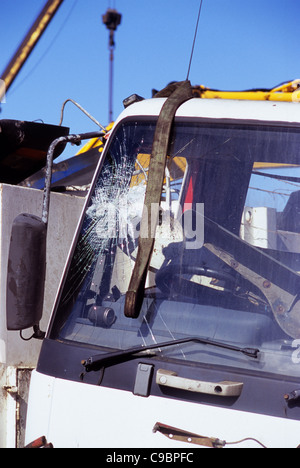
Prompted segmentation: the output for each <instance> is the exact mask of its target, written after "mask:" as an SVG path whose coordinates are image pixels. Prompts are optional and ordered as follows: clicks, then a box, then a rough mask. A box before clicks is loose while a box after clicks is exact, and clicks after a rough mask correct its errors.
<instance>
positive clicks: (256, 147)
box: [50, 118, 300, 375]
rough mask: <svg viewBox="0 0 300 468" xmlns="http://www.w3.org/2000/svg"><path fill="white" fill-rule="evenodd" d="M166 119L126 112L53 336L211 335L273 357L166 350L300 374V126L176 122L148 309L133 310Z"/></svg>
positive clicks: (105, 343) (106, 342)
mask: <svg viewBox="0 0 300 468" xmlns="http://www.w3.org/2000/svg"><path fill="white" fill-rule="evenodd" d="M155 124H156V123H155V121H151V120H150V121H148V122H145V121H134V120H127V121H126V122H123V123H120V124H119V126H118V128H117V129H116V130H115V132H114V133H113V135H112V136H111V137H110V140H109V143H108V144H107V148H106V156H105V159H104V162H103V165H102V167H101V170H100V171H99V174H98V177H97V178H96V181H95V184H94V187H93V189H92V191H91V195H90V199H89V201H88V205H87V209H86V213H85V216H84V219H83V224H82V227H81V231H80V234H79V237H78V240H77V244H76V248H75V251H74V253H73V256H72V259H71V261H70V265H69V266H68V269H67V275H66V278H65V281H64V283H63V287H62V290H61V292H60V295H59V298H58V305H57V310H56V315H55V319H54V323H53V326H52V330H51V334H50V336H51V337H52V338H55V339H60V340H65V341H72V342H79V343H87V344H90V345H93V346H99V347H100V348H103V352H105V350H106V351H108V350H110V349H112V350H122V349H127V348H130V347H132V346H137V345H145V346H146V345H151V344H155V343H162V342H166V341H170V340H178V339H184V338H186V337H189V336H199V337H202V338H208V339H214V340H218V341H221V342H224V343H229V344H232V345H237V346H241V347H254V348H258V349H259V350H260V357H259V359H258V360H251V359H250V358H248V357H247V356H238V357H237V356H236V355H235V354H234V353H233V352H231V351H230V350H216V349H213V348H210V347H207V346H200V345H199V344H195V343H186V344H182V345H176V346H174V347H170V348H165V349H161V350H160V351H161V355H162V356H167V357H168V358H169V359H170V358H176V359H182V360H186V361H192V362H199V363H209V364H219V365H226V366H233V367H239V368H247V369H249V368H250V369H254V370H256V371H258V372H263V371H264V372H271V373H278V374H281V375H300V371H299V370H298V369H299V366H298V363H299V362H300V359H299V357H300V351H299V350H298V347H299V346H300V302H299V292H300V276H299V274H298V272H300V146H299V143H300V133H299V129H298V128H293V127H291V128H285V127H282V126H276V125H270V124H269V125H267V124H265V125H262V124H260V125H258V124H255V123H251V124H241V123H237V124H234V123H233V122H232V123H213V121H211V122H205V121H203V120H201V119H198V120H197V119H195V118H194V119H190V120H188V119H182V120H179V121H176V122H175V125H174V128H173V130H172V134H171V137H170V145H169V150H168V157H167V164H166V168H165V169H164V183H163V190H162V193H161V203H160V206H159V210H158V211H157V209H156V208H157V207H153V218H154V217H155V216H158V220H157V218H155V219H156V221H157V223H158V225H157V227H156V222H154V223H153V226H154V227H153V230H152V231H151V230H150V231H151V232H152V235H153V237H154V238H155V242H154V247H153V251H152V257H151V261H150V265H149V269H148V274H147V279H146V284H145V290H144V294H143V303H142V307H141V312H140V315H139V317H138V318H137V319H132V318H127V317H126V316H125V315H124V303H125V295H126V292H127V290H128V286H129V282H130V278H131V275H132V271H133V268H134V265H135V260H136V257H137V251H138V245H139V237H140V236H143V235H145V234H144V233H143V232H141V229H140V228H141V219H142V216H143V213H144V210H145V207H144V198H145V193H146V189H147V182H148V172H149V162H150V155H151V151H152V143H153V136H154V132H155ZM157 213H158V214H157ZM147 232H148V233H149V231H148V230H147Z"/></svg>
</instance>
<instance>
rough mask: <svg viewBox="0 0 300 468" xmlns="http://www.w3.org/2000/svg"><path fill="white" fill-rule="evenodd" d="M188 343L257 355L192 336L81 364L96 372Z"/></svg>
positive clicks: (136, 347) (137, 347)
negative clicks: (146, 352) (169, 347)
mask: <svg viewBox="0 0 300 468" xmlns="http://www.w3.org/2000/svg"><path fill="white" fill-rule="evenodd" d="M190 342H195V343H201V344H205V345H211V346H216V347H218V348H223V349H229V350H231V351H236V352H239V353H242V354H245V355H246V356H249V357H252V358H254V359H257V357H258V353H259V349H257V348H240V347H238V346H234V345H231V344H228V343H223V342H222V341H215V340H210V339H207V338H198V337H193V336H192V337H189V338H182V339H179V340H172V341H165V342H162V343H155V344H152V345H146V346H145V345H144V346H134V347H132V348H128V349H125V350H121V351H114V352H112V353H106V354H98V355H95V356H91V357H89V358H88V359H86V360H83V361H81V364H82V365H83V366H84V367H85V371H86V372H91V371H98V370H100V369H102V368H104V367H109V366H113V365H115V364H120V363H121V362H124V361H127V360H129V359H131V358H134V357H135V355H136V354H139V353H141V352H143V351H150V350H152V349H159V348H166V347H167V346H174V345H179V344H184V343H190ZM149 356H152V354H149ZM145 357H147V354H145Z"/></svg>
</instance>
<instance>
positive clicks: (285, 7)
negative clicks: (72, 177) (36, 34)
mask: <svg viewBox="0 0 300 468" xmlns="http://www.w3.org/2000/svg"><path fill="white" fill-rule="evenodd" d="M45 3H46V0H0V44H1V46H0V47H1V48H0V51H1V52H0V74H1V73H2V71H4V69H5V67H6V65H7V63H8V61H9V60H10V58H11V57H12V55H13V53H14V52H15V50H16V48H17V47H18V45H19V44H20V42H21V41H22V39H23V38H24V36H25V34H26V32H27V31H28V29H29V27H30V26H31V24H32V22H33V21H34V19H35V18H36V16H37V14H38V13H39V12H40V10H41V9H42V8H43V6H44V5H45ZM199 3H200V0H186V1H183V0H103V1H101V0H64V2H63V4H62V6H61V7H60V9H59V11H58V12H57V14H56V16H55V17H54V19H53V21H52V23H51V24H50V26H49V27H48V29H47V30H46V32H45V33H44V35H43V37H42V38H41V40H40V42H39V43H38V45H37V46H36V48H35V49H34V51H33V53H32V54H31V56H30V58H29V59H28V61H27V63H26V64H25V66H24V67H23V69H22V70H21V72H20V74H19V76H18V78H17V79H16V80H15V82H14V84H13V85H12V87H11V88H10V90H9V91H8V93H7V95H6V103H4V104H2V106H1V108H2V112H1V114H0V118H2V119H6V118H7V119H22V120H37V119H42V120H43V121H44V122H45V123H51V124H58V123H59V119H60V109H61V106H62V103H63V102H64V101H65V100H66V99H68V98H71V99H74V100H75V101H77V102H78V103H79V104H81V105H82V106H83V107H84V108H86V109H87V110H88V112H90V113H91V114H92V115H93V116H94V117H95V118H96V119H97V120H98V121H100V122H101V123H102V124H103V125H107V124H108V31H107V29H106V27H105V26H104V25H103V24H102V15H103V14H104V13H105V12H106V10H107V8H108V7H115V8H116V9H117V10H118V11H119V12H120V13H121V14H122V23H121V25H120V26H119V28H118V30H117V32H116V36H115V38H116V49H115V77H114V109H113V113H114V117H115V118H116V117H117V115H118V114H119V113H120V112H121V110H122V108H123V105H122V101H123V99H124V98H125V97H127V96H129V95H130V94H132V93H138V94H140V95H142V96H144V97H151V90H152V88H155V89H161V88H163V87H164V86H165V85H166V84H167V83H169V82H170V81H173V80H184V79H185V78H186V73H187V69H188V63H189V57H190V51H191V47H192V42H193V35H194V28H195V25H196V19H197V14H198V8H199ZM299 14H300V1H299V0H251V1H250V0H249V1H246V0H203V8H202V14H201V19H200V25H199V33H198V37H197V42H196V47H195V54H194V60H193V64H192V68H191V72H190V80H191V82H192V84H204V85H206V86H208V87H212V88H219V89H224V90H243V89H249V88H254V87H272V86H275V85H277V84H279V83H281V82H283V81H285V80H289V79H294V78H300V70H299V68H300V57H299V44H298V31H299V17H300V15H299ZM63 123H64V124H65V125H66V126H69V127H70V129H71V132H72V133H73V132H85V131H91V130H96V129H97V128H96V126H95V124H93V122H91V121H90V120H88V119H87V118H86V117H85V116H83V115H82V114H81V112H80V111H79V110H77V109H76V108H74V107H73V106H72V104H70V103H69V104H68V105H67V107H66V110H65V118H64V122H63ZM74 152H75V150H74Z"/></svg>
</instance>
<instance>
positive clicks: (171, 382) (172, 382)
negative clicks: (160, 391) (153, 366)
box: [156, 369, 244, 397]
mask: <svg viewBox="0 0 300 468" xmlns="http://www.w3.org/2000/svg"><path fill="white" fill-rule="evenodd" d="M156 383H157V384H158V385H161V386H165V387H171V388H178V389H180V390H186V391H188V392H197V393H205V394H206V395H218V396H221V397H238V396H240V395H241V393H242V390H243V386H244V384H243V383H242V382H231V381H227V380H226V381H222V382H205V381H203V380H192V379H186V378H185V377H179V376H178V375H177V374H176V372H172V371H169V370H164V369H158V371H157V373H156Z"/></svg>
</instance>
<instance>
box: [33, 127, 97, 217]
mask: <svg viewBox="0 0 300 468" xmlns="http://www.w3.org/2000/svg"><path fill="white" fill-rule="evenodd" d="M104 135H105V133H104V132H100V131H97V132H88V133H80V134H73V135H67V136H62V137H59V138H56V139H55V140H54V141H53V142H52V143H51V145H50V146H49V149H48V153H47V165H46V174H45V187H44V197H43V211H42V221H43V223H45V224H46V226H47V225H48V219H49V208H50V191H51V181H52V167H53V156H54V151H55V148H56V147H57V145H59V144H60V143H73V144H75V145H80V143H81V141H82V140H89V139H91V138H100V137H101V136H104Z"/></svg>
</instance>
